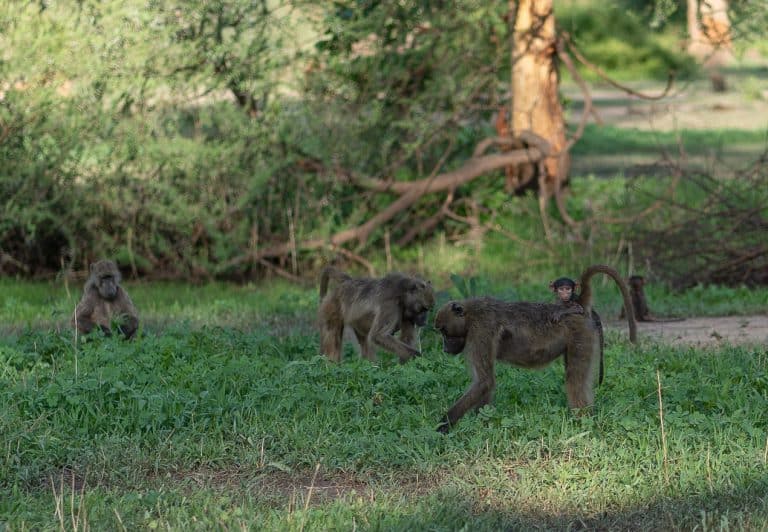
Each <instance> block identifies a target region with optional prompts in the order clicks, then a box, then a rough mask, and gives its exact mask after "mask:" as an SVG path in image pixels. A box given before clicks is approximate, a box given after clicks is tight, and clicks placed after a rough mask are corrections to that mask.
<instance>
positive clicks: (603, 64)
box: [555, 2, 698, 80]
mask: <svg viewBox="0 0 768 532" xmlns="http://www.w3.org/2000/svg"><path fill="white" fill-rule="evenodd" d="M631 3H635V4H636V3H637V2H611V3H609V4H605V5H601V6H600V7H599V8H598V7H596V6H594V5H592V4H589V3H583V2H571V3H564V4H563V5H559V4H558V5H556V6H555V9H556V13H555V15H556V17H557V21H558V25H559V27H560V28H562V29H563V30H564V31H567V32H568V33H569V34H570V35H572V37H573V38H574V42H575V43H576V45H577V47H578V49H579V50H580V51H581V53H582V54H583V55H585V56H586V57H587V59H589V61H590V62H592V63H593V64H596V65H598V66H599V67H600V68H601V69H602V70H603V71H607V72H610V73H611V75H612V76H613V77H615V78H618V79H633V80H634V79H648V78H652V79H654V78H655V79H666V78H667V76H668V75H669V73H670V71H673V72H675V75H676V77H677V78H678V79H686V78H690V77H691V76H692V75H694V74H695V73H696V72H697V70H698V67H697V66H696V64H695V62H694V60H693V59H692V58H690V57H689V56H687V55H686V54H685V53H684V52H683V51H682V50H679V49H678V46H677V43H678V42H679V41H680V39H681V38H682V35H683V34H684V31H683V30H682V27H681V23H682V24H684V20H680V19H679V18H676V17H672V18H669V17H660V16H659V15H660V14H661V13H660V12H659V11H658V10H652V9H647V7H648V6H647V4H646V6H636V5H635V6H628V5H627V4H631ZM659 4H662V2H658V3H657V5H659ZM644 7H645V8H644ZM662 10H663V9H662ZM678 13H679V12H678ZM661 19H664V22H663V23H662V22H661ZM655 26H661V28H660V29H657V28H656V27H655ZM581 71H582V75H583V76H584V77H585V78H586V79H592V80H595V79H598V78H597V75H596V74H595V73H594V72H592V71H590V70H588V69H586V68H582V69H581Z"/></svg>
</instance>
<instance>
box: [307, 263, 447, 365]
mask: <svg viewBox="0 0 768 532" xmlns="http://www.w3.org/2000/svg"><path fill="white" fill-rule="evenodd" d="M331 281H334V286H333V287H332V289H331V290H330V291H329V290H328V288H329V284H330V282H331ZM320 299H321V301H320V307H319V309H318V325H319V327H320V348H321V350H322V352H323V353H324V354H325V355H326V356H327V357H328V358H329V359H331V360H333V361H334V362H340V361H341V348H342V340H343V335H344V327H345V326H346V327H349V328H350V329H351V330H352V331H353V332H354V334H355V337H356V338H357V340H358V343H359V345H360V352H361V354H362V356H363V357H364V358H366V359H368V360H371V361H376V359H377V357H376V351H375V346H378V347H381V348H383V349H385V350H387V351H389V352H391V353H394V354H396V355H397V356H398V357H399V358H400V361H401V362H406V361H408V360H409V359H411V358H413V357H416V356H419V355H420V354H421V353H420V351H419V350H418V349H417V345H418V334H417V333H418V331H417V329H416V328H417V327H418V326H423V325H425V324H426V322H427V314H428V312H429V311H430V309H432V307H434V305H435V294H434V290H433V288H432V284H431V283H429V282H428V281H424V280H423V279H420V278H418V277H412V276H408V275H404V274H401V273H390V274H389V275H386V276H385V277H382V278H369V277H351V276H350V275H347V274H346V273H344V272H342V271H341V270H338V269H336V268H333V267H331V266H328V267H326V268H325V269H323V272H322V274H321V276H320ZM398 331H399V332H400V337H399V338H397V337H395V336H394V335H395V333H397V332H398Z"/></svg>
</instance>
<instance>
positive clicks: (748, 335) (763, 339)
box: [607, 315, 768, 346]
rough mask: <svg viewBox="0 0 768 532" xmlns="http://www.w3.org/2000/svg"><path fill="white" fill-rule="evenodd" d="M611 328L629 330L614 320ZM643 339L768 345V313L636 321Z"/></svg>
mask: <svg viewBox="0 0 768 532" xmlns="http://www.w3.org/2000/svg"><path fill="white" fill-rule="evenodd" d="M607 327H608V328H609V329H619V330H624V331H626V328H627V326H626V323H623V322H620V321H611V322H610V323H608V324H607ZM637 330H638V335H639V336H640V338H654V339H657V340H660V341H663V342H665V343H670V344H673V345H679V344H690V345H700V346H705V345H717V344H721V343H731V344H762V345H764V346H768V316H765V315H755V316H722V317H715V318H688V319H686V320H683V321H674V322H668V323H656V322H650V323H648V322H643V323H638V324H637Z"/></svg>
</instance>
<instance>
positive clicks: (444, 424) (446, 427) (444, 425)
mask: <svg viewBox="0 0 768 532" xmlns="http://www.w3.org/2000/svg"><path fill="white" fill-rule="evenodd" d="M450 430H451V422H450V421H448V419H447V418H443V420H442V421H441V422H440V424H439V425H438V426H437V432H439V433H440V434H448V431H450Z"/></svg>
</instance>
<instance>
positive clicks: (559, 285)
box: [549, 277, 584, 321]
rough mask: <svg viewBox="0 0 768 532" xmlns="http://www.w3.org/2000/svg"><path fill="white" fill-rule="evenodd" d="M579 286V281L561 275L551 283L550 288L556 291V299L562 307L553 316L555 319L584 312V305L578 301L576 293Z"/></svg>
mask: <svg viewBox="0 0 768 532" xmlns="http://www.w3.org/2000/svg"><path fill="white" fill-rule="evenodd" d="M578 288H579V283H577V282H576V281H574V280H573V279H570V278H569V277H560V278H559V279H557V280H555V281H552V282H551V283H549V289H550V290H552V291H553V292H554V293H555V300H556V301H557V303H558V304H559V305H560V308H561V309H560V310H558V311H557V312H555V315H554V316H553V318H554V320H555V321H559V320H560V318H561V317H563V316H564V315H566V314H583V313H584V307H582V306H581V305H579V302H578V294H577V293H576V290H578Z"/></svg>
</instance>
